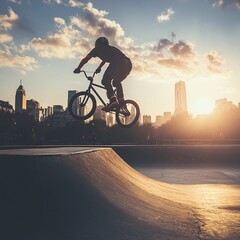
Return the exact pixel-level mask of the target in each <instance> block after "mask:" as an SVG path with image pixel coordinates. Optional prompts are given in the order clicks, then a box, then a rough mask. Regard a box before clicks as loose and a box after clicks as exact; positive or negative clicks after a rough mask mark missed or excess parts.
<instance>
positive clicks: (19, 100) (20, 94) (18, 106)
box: [15, 85, 26, 113]
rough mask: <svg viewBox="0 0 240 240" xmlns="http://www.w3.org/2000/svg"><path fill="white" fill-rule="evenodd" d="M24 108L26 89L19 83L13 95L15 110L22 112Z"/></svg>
mask: <svg viewBox="0 0 240 240" xmlns="http://www.w3.org/2000/svg"><path fill="white" fill-rule="evenodd" d="M23 110H26V91H25V89H24V88H23V86H22V85H20V86H19V87H18V89H17V91H16V95H15V112H20V113H21V112H22V111H23Z"/></svg>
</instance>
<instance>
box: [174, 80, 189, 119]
mask: <svg viewBox="0 0 240 240" xmlns="http://www.w3.org/2000/svg"><path fill="white" fill-rule="evenodd" d="M184 112H185V113H186V112H187V97H186V87H185V82H183V81H179V82H177V83H176V84H175V113H174V114H175V115H178V114H180V113H184Z"/></svg>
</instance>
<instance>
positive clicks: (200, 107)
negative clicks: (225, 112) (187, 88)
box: [194, 99, 214, 115]
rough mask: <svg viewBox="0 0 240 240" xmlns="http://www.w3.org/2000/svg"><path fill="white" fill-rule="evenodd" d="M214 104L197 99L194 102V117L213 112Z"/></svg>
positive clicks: (206, 100)
mask: <svg viewBox="0 0 240 240" xmlns="http://www.w3.org/2000/svg"><path fill="white" fill-rule="evenodd" d="M213 109H214V104H213V102H211V101H210V100H208V99H199V100H197V101H196V104H195V111H194V113H195V114H196V115H200V114H209V113H211V112H212V111H213Z"/></svg>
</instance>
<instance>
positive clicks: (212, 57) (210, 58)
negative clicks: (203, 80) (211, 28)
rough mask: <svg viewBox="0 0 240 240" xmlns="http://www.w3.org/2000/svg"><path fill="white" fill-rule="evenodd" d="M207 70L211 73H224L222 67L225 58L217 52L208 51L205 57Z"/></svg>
mask: <svg viewBox="0 0 240 240" xmlns="http://www.w3.org/2000/svg"><path fill="white" fill-rule="evenodd" d="M205 56H206V59H207V63H208V70H209V71H210V72H212V73H224V69H223V65H224V63H225V58H224V57H223V56H221V55H220V54H219V53H218V52H217V51H210V52H209V53H207V54H206V55H205Z"/></svg>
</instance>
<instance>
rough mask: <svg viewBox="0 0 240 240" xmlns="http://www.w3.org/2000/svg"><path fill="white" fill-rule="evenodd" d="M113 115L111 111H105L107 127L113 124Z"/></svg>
mask: <svg viewBox="0 0 240 240" xmlns="http://www.w3.org/2000/svg"><path fill="white" fill-rule="evenodd" d="M115 122H116V121H115V115H113V114H112V113H107V116H106V125H107V126H108V127H112V126H113V125H114V124H115Z"/></svg>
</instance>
